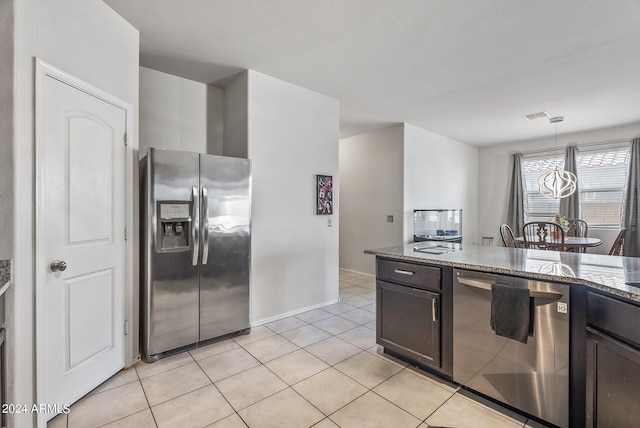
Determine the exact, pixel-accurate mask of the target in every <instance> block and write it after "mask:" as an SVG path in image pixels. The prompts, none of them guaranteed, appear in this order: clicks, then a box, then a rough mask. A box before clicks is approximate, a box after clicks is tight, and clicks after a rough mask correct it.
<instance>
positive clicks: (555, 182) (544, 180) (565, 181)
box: [538, 116, 578, 199]
mask: <svg viewBox="0 0 640 428" xmlns="http://www.w3.org/2000/svg"><path fill="white" fill-rule="evenodd" d="M563 120H564V117H562V116H557V117H552V118H550V119H549V123H555V124H556V158H557V157H558V123H559V122H562V121H563ZM577 182H578V179H577V177H576V175H575V174H574V173H572V172H568V171H560V170H559V169H558V165H557V164H556V169H555V170H553V171H551V172H547V173H546V174H543V175H541V176H540V178H539V179H538V191H539V192H540V194H541V195H542V196H544V197H545V198H550V199H560V198H566V197H567V196H569V195H572V194H573V193H574V192H575V191H576V188H577V186H576V183H577Z"/></svg>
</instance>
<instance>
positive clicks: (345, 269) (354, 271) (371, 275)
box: [339, 267, 375, 278]
mask: <svg viewBox="0 0 640 428" xmlns="http://www.w3.org/2000/svg"><path fill="white" fill-rule="evenodd" d="M339 269H340V270H344V271H347V272H353V273H357V274H358V275H365V276H370V277H372V278H375V275H374V274H372V273H367V272H360V271H359V270H354V269H347V268H343V267H341V268H339Z"/></svg>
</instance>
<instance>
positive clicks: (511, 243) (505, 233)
mask: <svg viewBox="0 0 640 428" xmlns="http://www.w3.org/2000/svg"><path fill="white" fill-rule="evenodd" d="M500 236H502V245H503V246H505V247H513V248H518V245H517V244H516V240H515V237H514V236H513V230H511V227H509V225H508V224H503V225H501V226H500Z"/></svg>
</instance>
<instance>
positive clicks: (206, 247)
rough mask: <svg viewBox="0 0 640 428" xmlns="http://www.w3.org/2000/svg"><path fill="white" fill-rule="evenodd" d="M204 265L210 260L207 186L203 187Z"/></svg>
mask: <svg viewBox="0 0 640 428" xmlns="http://www.w3.org/2000/svg"><path fill="white" fill-rule="evenodd" d="M202 229H203V230H202V264H203V265H206V264H207V260H208V259H209V194H208V192H207V186H202Z"/></svg>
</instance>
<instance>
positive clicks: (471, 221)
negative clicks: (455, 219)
mask: <svg viewBox="0 0 640 428" xmlns="http://www.w3.org/2000/svg"><path fill="white" fill-rule="evenodd" d="M414 209H462V242H463V244H464V243H467V244H472V243H478V242H479V239H478V221H477V218H478V149H477V148H475V147H472V146H469V145H466V144H463V143H460V142H458V141H456V140H452V139H451V138H448V137H444V136H442V135H439V134H436V133H434V132H431V131H427V130H424V129H421V128H418V127H416V126H413V125H410V124H405V126H404V216H405V217H404V218H405V221H404V242H411V241H412V240H413V210H414Z"/></svg>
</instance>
